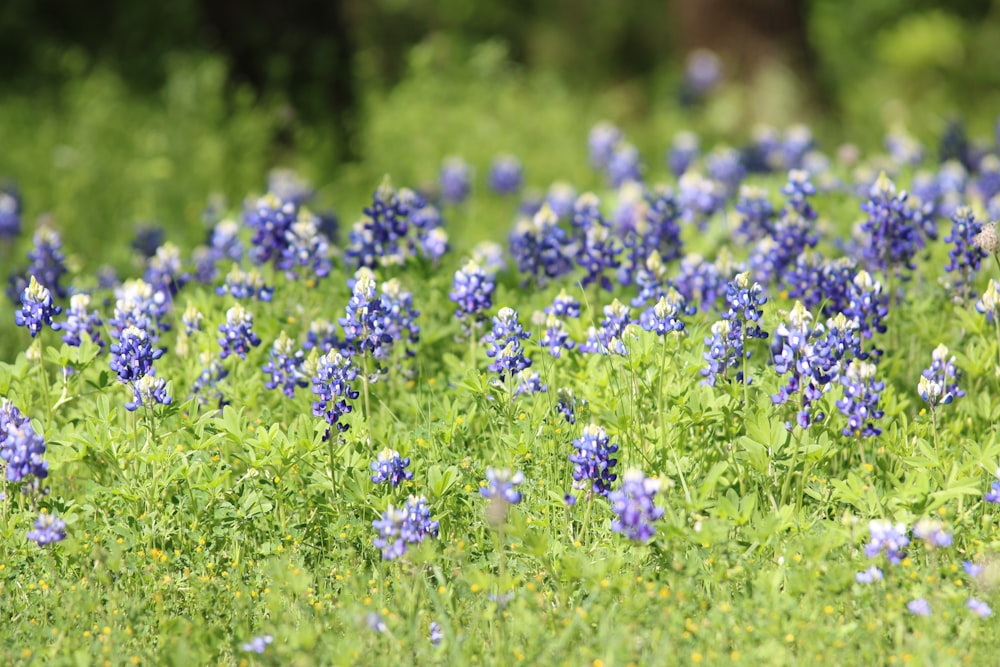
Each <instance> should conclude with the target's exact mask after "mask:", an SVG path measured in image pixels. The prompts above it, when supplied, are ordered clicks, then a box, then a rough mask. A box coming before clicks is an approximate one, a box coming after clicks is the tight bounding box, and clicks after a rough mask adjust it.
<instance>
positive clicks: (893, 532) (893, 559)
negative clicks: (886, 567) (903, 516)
mask: <svg viewBox="0 0 1000 667" xmlns="http://www.w3.org/2000/svg"><path fill="white" fill-rule="evenodd" d="M868 532H869V533H870V535H871V540H870V541H869V542H868V544H866V545H865V556H867V557H868V558H876V557H878V555H879V554H881V553H883V552H885V557H886V560H888V561H889V562H890V563H892V564H893V565H899V564H900V563H902V562H903V559H904V558H906V547H907V546H909V544H910V538H909V536H908V534H907V533H908V531H907V529H906V524H903V523H892V522H891V521H886V520H884V519H873V520H872V521H870V522H869V523H868Z"/></svg>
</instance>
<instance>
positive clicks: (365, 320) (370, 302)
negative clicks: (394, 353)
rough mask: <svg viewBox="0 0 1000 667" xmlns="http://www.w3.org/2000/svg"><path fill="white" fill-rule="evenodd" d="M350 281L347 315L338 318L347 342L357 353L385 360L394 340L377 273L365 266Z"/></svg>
mask: <svg viewBox="0 0 1000 667" xmlns="http://www.w3.org/2000/svg"><path fill="white" fill-rule="evenodd" d="M351 282H352V283H353V284H351V283H349V284H351V298H350V299H349V300H348V302H347V308H346V315H345V316H344V317H342V318H340V320H339V322H340V326H341V327H343V329H344V343H345V344H346V345H348V346H350V348H351V349H353V350H354V351H355V352H356V353H358V354H362V355H364V354H367V355H370V356H371V358H373V359H376V360H381V359H385V358H387V357H388V356H389V351H390V349H391V346H392V343H393V339H392V337H391V336H390V335H389V333H388V332H387V331H386V325H387V322H386V313H385V307H384V306H385V304H384V302H383V300H382V299H381V298H380V297H379V295H378V283H377V282H376V280H375V274H374V273H373V272H372V271H371V269H368V268H364V267H362V268H360V269H358V272H357V273H356V274H355V276H354V279H353V281H351Z"/></svg>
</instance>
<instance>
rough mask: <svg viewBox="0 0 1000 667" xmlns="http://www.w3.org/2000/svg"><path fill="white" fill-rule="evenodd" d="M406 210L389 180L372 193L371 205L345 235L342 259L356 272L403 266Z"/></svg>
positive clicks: (386, 179)
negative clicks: (391, 265)
mask: <svg viewBox="0 0 1000 667" xmlns="http://www.w3.org/2000/svg"><path fill="white" fill-rule="evenodd" d="M409 212H410V211H409V207H408V206H407V204H406V203H405V202H403V201H402V200H401V196H400V193H397V192H396V189H395V188H394V187H393V186H392V182H391V181H390V180H389V177H388V176H386V177H385V179H383V181H382V183H381V185H379V187H378V189H377V190H376V191H375V195H374V197H373V199H372V205H371V206H369V207H368V208H366V209H365V210H364V217H363V218H362V219H361V220H359V221H358V222H357V223H356V224H355V225H354V227H352V228H351V231H350V233H349V235H348V245H347V248H346V250H345V252H344V258H345V259H346V260H347V262H348V263H349V265H350V266H352V267H353V268H355V269H360V268H361V267H368V268H374V267H376V266H379V265H383V264H402V263H403V262H404V261H405V258H406V248H405V247H404V245H403V244H404V241H405V239H406V235H407V233H408V231H409Z"/></svg>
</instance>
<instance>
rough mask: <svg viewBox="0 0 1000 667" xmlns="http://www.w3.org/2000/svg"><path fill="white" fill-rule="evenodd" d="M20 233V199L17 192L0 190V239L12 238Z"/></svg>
mask: <svg viewBox="0 0 1000 667" xmlns="http://www.w3.org/2000/svg"><path fill="white" fill-rule="evenodd" d="M20 233H21V200H20V198H19V197H18V196H17V192H14V191H11V190H8V189H3V190H0V239H12V238H14V237H15V236H17V235H18V234H20Z"/></svg>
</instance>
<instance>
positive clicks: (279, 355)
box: [263, 331, 309, 398]
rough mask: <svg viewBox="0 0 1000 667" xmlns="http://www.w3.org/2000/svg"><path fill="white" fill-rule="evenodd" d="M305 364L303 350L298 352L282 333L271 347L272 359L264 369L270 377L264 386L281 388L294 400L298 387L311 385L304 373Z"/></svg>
mask: <svg viewBox="0 0 1000 667" xmlns="http://www.w3.org/2000/svg"><path fill="white" fill-rule="evenodd" d="M304 362H305V356H304V354H303V352H302V350H296V349H295V347H294V343H293V342H292V339H291V338H289V337H288V334H287V333H285V332H284V331H282V332H281V334H280V335H279V336H278V338H277V339H276V340H275V341H274V344H273V345H272V346H271V353H270V358H269V359H268V362H267V363H266V364H265V365H264V368H263V370H264V373H265V374H266V375H267V376H268V379H267V381H266V382H264V386H265V387H267V388H268V389H277V388H278V387H281V391H282V393H284V394H285V396H287V397H288V398H294V397H295V389H296V387H306V386H308V385H309V382H308V381H307V379H306V377H305V375H304V374H303V372H302V365H303V363H304Z"/></svg>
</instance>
